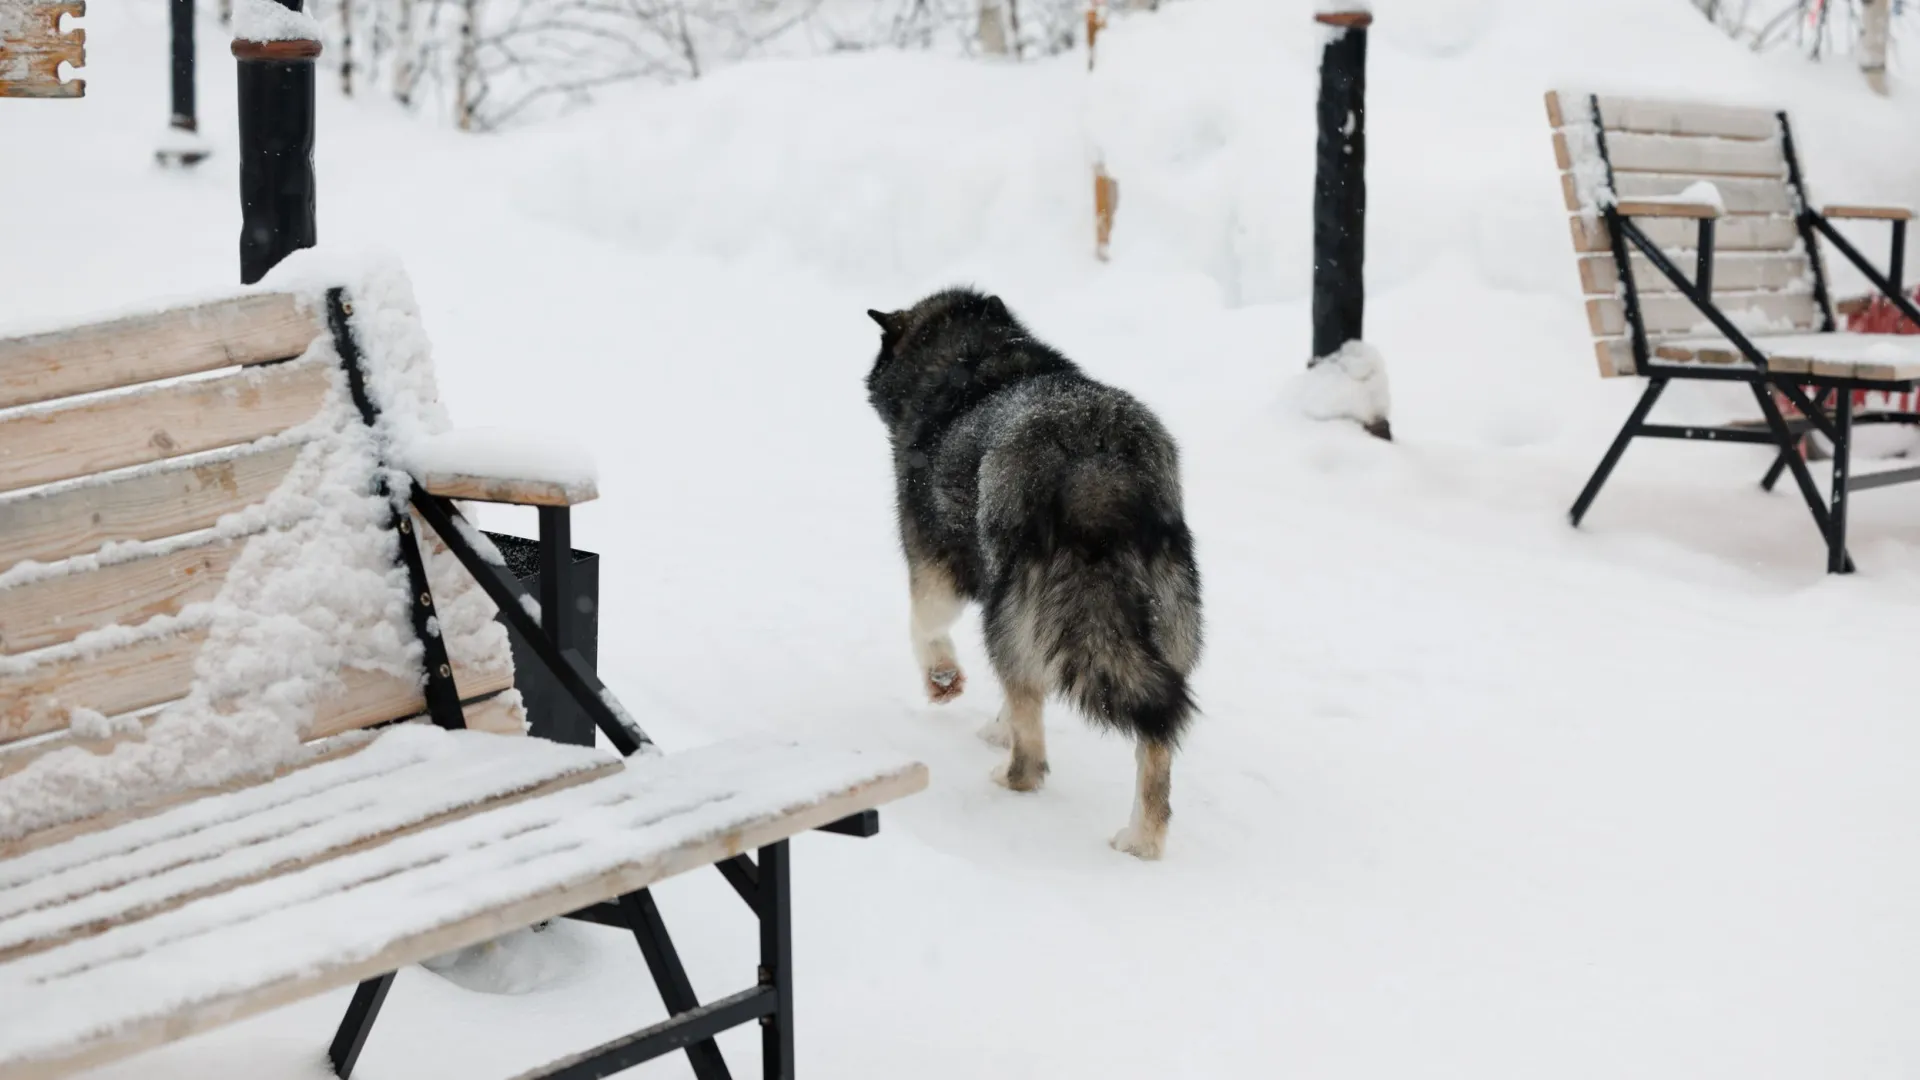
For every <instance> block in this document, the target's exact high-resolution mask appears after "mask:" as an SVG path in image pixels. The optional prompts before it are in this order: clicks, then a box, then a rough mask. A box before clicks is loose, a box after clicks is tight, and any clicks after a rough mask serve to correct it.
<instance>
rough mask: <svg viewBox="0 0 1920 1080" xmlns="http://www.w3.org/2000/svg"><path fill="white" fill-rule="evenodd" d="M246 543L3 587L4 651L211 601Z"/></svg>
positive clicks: (204, 546) (223, 543)
mask: <svg viewBox="0 0 1920 1080" xmlns="http://www.w3.org/2000/svg"><path fill="white" fill-rule="evenodd" d="M245 546H246V545H245V542H244V540H236V541H227V540H213V541H209V542H206V543H200V544H195V545H193V546H191V547H187V548H184V549H181V550H178V551H171V552H168V553H166V554H163V555H150V556H144V557H141V558H135V559H130V560H128V561H126V562H122V563H115V564H112V565H110V566H102V567H99V568H98V569H93V570H85V571H81V572H78V573H72V574H62V575H60V576H58V577H51V578H42V579H40V580H38V581H33V582H28V583H27V584H24V585H16V586H13V587H12V588H6V589H0V653H5V654H18V653H23V652H30V651H32V650H34V649H44V648H46V647H47V646H49V645H58V644H60V643H62V642H66V641H72V640H73V639H74V638H77V637H79V636H80V635H81V634H84V633H86V632H87V631H89V630H98V629H100V628H102V627H106V626H114V625H122V626H138V625H140V624H141V623H143V622H146V621H147V620H148V619H151V618H153V617H155V616H157V615H177V614H179V613H180V611H181V609H182V608H185V607H186V606H187V605H188V604H195V603H202V602H205V601H208V600H211V599H213V598H214V597H215V596H216V595H218V594H219V592H220V585H221V583H222V582H224V581H225V580H226V577H227V570H228V569H229V568H231V567H232V566H233V560H234V559H235V558H237V557H238V556H239V554H240V551H241V550H242V549H243V548H244V547H245Z"/></svg>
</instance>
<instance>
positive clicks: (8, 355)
mask: <svg viewBox="0 0 1920 1080" xmlns="http://www.w3.org/2000/svg"><path fill="white" fill-rule="evenodd" d="M319 333H320V326H319V324H318V323H317V322H316V321H315V320H314V318H313V317H312V316H311V315H310V314H308V313H307V312H304V311H302V310H300V305H299V303H298V302H297V301H296V300H295V299H294V297H293V296H292V295H290V294H287V293H254V294H249V295H244V296H236V297H233V298H231V299H224V300H214V301H209V302H206V303H202V304H195V305H193V306H191V307H180V308H173V309H171V310H167V311H157V312H151V313H147V314H141V315H132V316H128V317H126V318H121V319H114V320H112V321H111V322H102V323H93V324H90V325H87V326H79V327H75V328H73V329H68V330H55V331H51V332H48V333H43V334H34V335H32V336H28V337H14V338H0V408H7V407H9V406H14V405H28V404H33V403H35V402H41V401H51V400H53V399H55V398H62V397H67V396H69V395H72V394H84V393H88V392H91V391H96V390H111V389H115V388H117V387H122V386H134V385H137V384H139V383H144V382H152V381H154V380H156V379H167V378H173V377H175V376H179V375H192V374H196V373H198V372H202V371H212V370H215V369H217V368H223V367H231V366H233V365H236V364H240V365H245V364H258V363H262V362H265V361H269V360H286V359H290V358H292V357H296V356H299V355H300V354H301V353H304V352H306V351H307V347H308V346H309V345H311V344H312V343H313V340H314V338H315V337H317V336H319Z"/></svg>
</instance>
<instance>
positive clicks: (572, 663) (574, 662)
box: [413, 480, 653, 757]
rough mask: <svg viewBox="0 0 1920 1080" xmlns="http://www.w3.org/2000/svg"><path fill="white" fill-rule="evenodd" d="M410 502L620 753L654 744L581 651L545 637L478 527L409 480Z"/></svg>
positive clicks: (522, 590)
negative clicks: (490, 556)
mask: <svg viewBox="0 0 1920 1080" xmlns="http://www.w3.org/2000/svg"><path fill="white" fill-rule="evenodd" d="M413 506H414V509H416V510H418V511H420V516H421V517H422V518H423V519H425V520H426V523H427V525H428V526H430V527H431V528H432V529H433V531H434V532H435V533H438V534H439V536H440V542H441V543H443V544H445V545H447V549H448V550H450V551H452V552H453V554H454V556H455V557H456V558H458V559H459V560H460V563H461V565H463V566H465V567H466V568H467V573H469V574H472V575H473V579H474V580H475V581H477V582H479V583H480V587H481V588H482V589H484V590H486V593H487V596H488V597H489V598H491V599H492V600H493V603H494V606H496V607H498V608H499V609H500V617H501V618H502V619H505V620H506V621H507V623H508V625H510V626H512V627H513V628H514V629H515V630H516V631H518V632H519V634H520V636H521V637H522V638H523V639H525V641H526V643H527V647H528V648H529V649H531V650H533V654H534V656H536V657H538V658H539V660H540V662H541V663H542V664H544V665H546V667H547V670H548V671H551V672H552V673H553V677H554V678H555V679H556V680H558V681H559V683H560V686H561V688H562V689H564V690H566V692H567V694H568V695H569V696H571V697H572V698H573V700H574V702H575V703H576V704H578V705H579V706H580V708H581V709H582V710H584V711H585V712H586V714H587V715H588V716H589V717H591V718H592V719H593V722H594V726H596V727H598V728H599V729H600V732H601V734H603V735H605V736H606V737H607V741H608V742H610V743H612V744H613V748H614V749H615V750H617V751H619V752H620V756H622V757H632V756H633V755H634V754H637V753H639V752H640V749H641V748H642V747H645V746H651V745H653V740H652V739H650V738H648V736H647V733H646V732H645V731H642V730H641V729H640V725H638V724H636V723H634V722H633V720H632V719H631V718H629V717H628V716H627V715H626V710H624V709H621V708H620V707H619V706H618V703H617V702H616V701H615V700H614V697H613V694H612V692H611V691H609V690H608V689H607V688H606V685H605V684H603V683H602V682H601V681H600V677H599V676H598V675H596V674H594V671H593V668H592V667H590V666H589V665H588V664H587V662H586V660H585V659H584V658H582V657H581V655H580V651H579V650H578V649H570V648H563V647H561V646H558V645H555V644H554V643H553V640H552V639H551V638H549V637H547V634H546V631H545V630H544V629H542V627H541V626H540V623H539V622H538V621H536V620H535V619H534V617H533V616H532V615H531V614H529V613H528V610H527V607H528V603H529V602H530V601H531V600H532V599H533V594H532V593H530V592H528V591H527V587H526V586H525V585H523V584H521V582H520V579H519V578H516V577H514V576H513V575H512V574H511V573H508V572H507V568H506V567H504V566H500V565H498V564H496V563H493V562H489V561H488V560H487V558H486V557H485V556H484V555H481V554H480V551H479V549H477V548H475V547H474V545H473V540H472V537H473V536H475V535H477V532H476V531H475V530H474V528H473V526H472V525H470V524H469V523H468V522H467V520H466V519H465V518H464V517H462V516H461V515H460V511H458V510H456V509H454V506H453V504H452V503H451V502H449V501H447V500H446V499H442V498H440V497H439V496H438V495H433V494H430V493H428V491H427V490H426V489H425V488H423V487H421V486H420V483H419V481H417V480H416V481H414V483H413Z"/></svg>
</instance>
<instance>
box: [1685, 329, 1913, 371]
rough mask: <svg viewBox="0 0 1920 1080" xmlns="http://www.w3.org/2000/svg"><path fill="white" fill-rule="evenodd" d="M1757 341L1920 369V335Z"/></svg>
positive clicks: (1702, 341)
mask: <svg viewBox="0 0 1920 1080" xmlns="http://www.w3.org/2000/svg"><path fill="white" fill-rule="evenodd" d="M1753 343H1754V344H1755V345H1757V346H1759V347H1760V351H1762V352H1764V353H1766V354H1768V355H1770V356H1789V357H1795V358H1799V359H1807V360H1824V361H1829V362H1832V363H1836V364H1846V363H1869V364H1893V365H1901V364H1907V365H1912V366H1913V367H1914V368H1916V369H1920V335H1913V334H1767V335H1763V336H1758V337H1755V338H1754V339H1753ZM1663 344H1665V345H1667V346H1670V347H1673V348H1680V349H1725V348H1731V347H1732V346H1731V345H1730V344H1729V342H1728V341H1727V339H1726V338H1723V337H1698V338H1684V339H1680V340H1677V341H1672V342H1665V343H1663Z"/></svg>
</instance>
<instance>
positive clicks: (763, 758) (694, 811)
mask: <svg viewBox="0 0 1920 1080" xmlns="http://www.w3.org/2000/svg"><path fill="white" fill-rule="evenodd" d="M925 786H926V769H925V767H924V766H921V765H918V764H915V763H911V762H907V761H905V760H904V759H898V758H894V757H889V756H881V755H870V754H861V753H856V752H853V751H847V750H836V749H825V748H819V747H800V746H795V745H791V744H786V743H780V742H758V741H752V742H740V743H729V744H722V745H718V746H713V747H708V748H704V749H699V750H692V751H687V752H684V753H678V754H675V755H673V756H671V757H639V758H632V759H628V760H627V761H626V762H625V763H624V765H622V763H620V762H617V761H612V760H609V759H608V758H607V757H606V756H605V755H604V754H602V753H600V752H598V751H592V750H586V749H582V748H574V747H563V746H557V745H553V744H545V743H541V742H539V741H538V740H527V739H506V738H501V737H497V736H489V735H484V734H478V733H454V732H442V731H440V730H438V729H434V728H429V727H425V726H423V725H411V726H408V727H404V728H398V729H394V730H392V731H389V732H388V733H386V734H384V735H382V736H380V737H379V738H377V739H375V740H374V741H373V743H372V745H370V746H368V747H367V748H366V749H364V750H362V751H360V752H359V753H356V754H353V755H351V756H348V757H344V758H340V759H337V760H333V761H328V762H324V763H322V764H318V765H314V766H311V767H309V768H307V769H304V770H301V771H299V772H296V773H293V774H291V775H289V776H287V777H284V778H282V779H280V780H276V781H273V782H271V783H269V784H266V785H263V786H261V787H257V788H252V789H247V790H244V791H240V792H236V793H234V794H231V795H221V796H215V797H210V798H207V799H202V800H198V801H196V802H194V803H191V804H188V805H185V806H180V807H177V808H175V809H171V810H167V811H164V812H162V813H159V814H156V815H154V816H151V817H147V818H143V819H139V820H136V821H131V822H126V823H123V824H121V825H118V826H116V827H114V828H110V829H107V830H104V831H100V832H95V833H90V834H88V835H86V836H83V837H79V838H76V839H74V840H70V841H66V842H64V843H60V844H55V845H52V846H48V847H43V848H39V849H37V850H32V851H29V852H26V853H24V854H21V855H18V856H16V857H14V858H12V859H9V860H7V861H5V862H4V863H0V1015H4V1016H6V1018H7V1021H6V1023H5V1024H0V1076H3V1077H6V1078H8V1080H14V1078H16V1077H21V1078H25V1077H36V1078H38V1077H52V1076H59V1075H65V1074H67V1073H68V1072H71V1071H74V1070H76V1069H79V1068H82V1067H86V1066H88V1065H93V1064H98V1063H101V1062H105V1061H110V1060H114V1059H117V1058H121V1057H125V1056H127V1055H129V1054H132V1053H136V1052H138V1051H140V1050H142V1049H146V1048H148V1047H152V1046H155V1045H159V1044H161V1043H164V1042H169V1041H172V1040H175V1039H179V1038H183V1037H185V1036H186V1035H188V1034H191V1033H193V1032H196V1031H200V1030H204V1029H206V1028H210V1027H213V1026H216V1025H219V1024H222V1023H226V1022H228V1021H231V1020H237V1019H240V1018H242V1017H244V1016H248V1015H252V1014H254V1013H258V1012H262V1011H265V1010H267V1009H271V1008H274V1007H276V1006H279V1005H282V1004H285V1003H287V1002H291V1001H294V1000H298V999H300V998H304V997H307V996H310V995H312V994H315V993H320V992H323V991H325V990H328V989H332V988H335V987H341V986H347V985H351V984H353V983H356V982H359V981H361V980H363V979H366V978H370V977H372V976H375V975H379V974H382V973H384V972H387V971H391V970H393V969H394V968H396V967H399V966H403V965H405V964H409V963H414V962H417V961H419V960H423V959H426V958H429V957H432V956H436V955H439V954H442V953H445V952H448V951H451V950H454V949H459V948H463V947H465V946H468V945H473V944H477V943H479V942H481V941H485V940H488V939H490V938H492V937H495V936H497V935H499V934H501V933H503V932H505V931H507V930H511V929H517V928H519V927H523V926H526V925H530V924H532V923H534V922H538V921H540V920H542V919H547V918H553V917H556V916H559V915H562V914H565V913H567V912H571V911H575V910H578V909H580V908H582V907H585V906H588V905H590V904H593V903H597V902H599V901H602V900H606V899H609V898H611V897H614V896H618V895H621V894H624V893H628V892H632V891H634V890H636V889H640V888H643V887H645V886H647V885H649V884H651V883H653V882H656V881H658V880H660V879H662V878H665V877H668V876H671V875H673V874H677V873H680V872H682V871H685V870H690V869H697V868H699V867H703V866H706V865H708V864H710V863H713V862H715V861H717V860H720V859H724V858H727V857H730V856H732V855H734V854H737V853H740V852H742V851H747V850H750V849H753V848H756V847H760V846H763V845H766V844H769V843H773V842H775V841H778V840H782V839H785V838H787V837H790V836H792V835H794V834H796V833H799V832H803V831H805V830H808V829H811V828H815V827H817V826H820V825H825V824H827V823H829V822H832V821H836V820H838V819H840V818H843V817H846V816H848V815H850V814H854V813H857V812H859V811H862V810H866V809H871V808H873V807H875V806H878V805H880V804H882V803H884V802H887V801H890V800H892V799H895V798H899V797H902V796H905V795H909V794H912V793H913V792H915V791H918V790H920V789H921V788H923V787H925ZM556 787H558V788H560V789H559V790H554V788H556ZM536 790H537V791H538V794H534V795H531V796H529V792H532V791H536ZM488 793H491V794H488ZM428 819H432V820H428Z"/></svg>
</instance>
